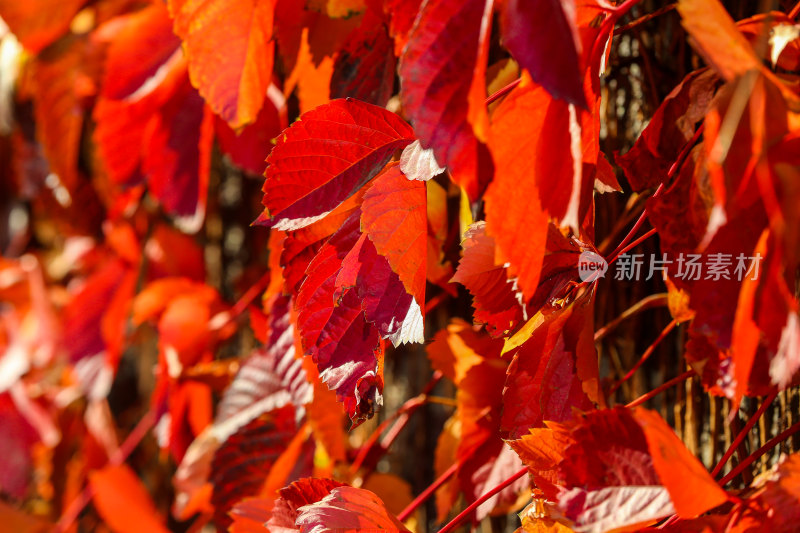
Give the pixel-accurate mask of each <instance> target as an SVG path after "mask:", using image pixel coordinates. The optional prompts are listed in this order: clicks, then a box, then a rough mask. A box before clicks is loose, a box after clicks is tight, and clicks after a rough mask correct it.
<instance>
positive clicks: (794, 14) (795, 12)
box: [789, 2, 800, 19]
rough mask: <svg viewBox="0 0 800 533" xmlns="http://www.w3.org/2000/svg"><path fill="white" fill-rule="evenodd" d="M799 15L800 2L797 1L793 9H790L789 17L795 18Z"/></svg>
mask: <svg viewBox="0 0 800 533" xmlns="http://www.w3.org/2000/svg"><path fill="white" fill-rule="evenodd" d="M797 15H800V2H797V3H796V4H795V5H794V7H793V8H792V10H791V11H789V18H790V19H794V18H797Z"/></svg>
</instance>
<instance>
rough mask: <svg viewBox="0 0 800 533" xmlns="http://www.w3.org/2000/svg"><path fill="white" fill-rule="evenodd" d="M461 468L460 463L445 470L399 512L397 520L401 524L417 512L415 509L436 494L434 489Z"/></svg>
mask: <svg viewBox="0 0 800 533" xmlns="http://www.w3.org/2000/svg"><path fill="white" fill-rule="evenodd" d="M459 466H461V463H460V462H459V463H453V465H452V466H451V467H450V468H448V469H447V470H445V471H444V472H443V473H442V475H441V476H439V477H438V478H436V481H434V482H433V483H431V484H430V485H428V488H426V489H425V490H423V491H422V492H421V493H420V495H419V496H417V497H416V498H414V500H413V501H412V502H411V503H409V504H408V505H407V506H406V508H405V509H403V510H402V511H400V514H399V515H397V519H398V520H400V521H401V522H405V520H406V518H408V517H409V516H411V513H413V512H414V511H416V510H417V507H419V506H420V505H422V504H423V503H425V501H426V500H427V499H428V498H430V497H431V495H432V494H433V493H434V492H436V489H438V488H439V487H441V486H442V485H444V484H445V483H447V480H448V479H450V478H451V477H453V476H454V475H455V473H456V472H457V471H458V467H459Z"/></svg>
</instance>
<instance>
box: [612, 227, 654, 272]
mask: <svg viewBox="0 0 800 533" xmlns="http://www.w3.org/2000/svg"><path fill="white" fill-rule="evenodd" d="M655 234H656V229H655V228H653V229H651V230H649V231H648V232H647V233H645V234H644V235H642V236H641V237H639V238H638V239H636V240H635V241H633V242H632V243H630V244H629V245H627V246H625V247H624V248H623V249H622V250H620V251H619V252H617V254H616V255H612V256H611V258H610V259H609V260H608V264H609V265H611V264H612V263H613V262H614V261H616V260H617V259H619V256H621V255H622V254H624V253H625V252H628V251H630V250H633V249H634V248H636V247H637V246H639V245H640V244H642V243H643V242H644V241H646V240H647V239H649V238H650V237H652V236H653V235H655Z"/></svg>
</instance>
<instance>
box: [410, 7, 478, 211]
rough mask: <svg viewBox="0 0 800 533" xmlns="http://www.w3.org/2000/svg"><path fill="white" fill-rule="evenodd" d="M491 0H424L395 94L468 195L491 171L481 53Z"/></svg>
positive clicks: (425, 145)
mask: <svg viewBox="0 0 800 533" xmlns="http://www.w3.org/2000/svg"><path fill="white" fill-rule="evenodd" d="M491 14H492V1H491V0H467V1H462V0H436V1H430V2H425V3H424V4H423V7H422V12H421V13H420V14H419V16H418V17H417V19H416V22H415V24H414V29H413V30H412V32H411V35H410V37H409V41H408V45H407V46H406V48H405V51H404V52H403V56H402V57H401V59H400V67H399V69H400V96H401V97H402V100H403V108H404V110H405V111H406V113H408V116H409V117H410V118H411V121H412V122H413V124H414V131H416V132H417V136H418V137H419V139H420V142H421V143H422V146H423V148H432V149H433V151H434V153H435V154H436V160H437V161H438V162H439V164H440V165H444V166H447V167H448V168H449V169H450V173H451V175H452V177H453V180H454V181H455V182H456V183H457V184H458V185H460V186H461V187H462V188H464V189H465V190H466V191H467V194H468V195H469V197H470V198H471V199H472V200H475V199H477V198H478V196H479V195H480V194H482V193H483V191H484V189H485V188H486V185H487V184H488V182H489V180H490V179H491V175H492V161H491V157H490V155H489V153H488V150H487V149H486V145H485V144H484V142H486V139H487V137H488V134H489V131H488V129H489V119H488V114H487V111H486V105H485V104H484V100H485V98H486V80H485V71H486V57H487V54H488V45H489V29H490V27H491Z"/></svg>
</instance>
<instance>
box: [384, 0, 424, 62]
mask: <svg viewBox="0 0 800 533" xmlns="http://www.w3.org/2000/svg"><path fill="white" fill-rule="evenodd" d="M420 4H422V0H385V1H384V2H383V9H384V11H385V12H386V13H387V14H388V15H389V16H390V17H391V22H390V23H389V33H390V34H391V36H392V38H393V39H394V53H395V55H396V56H400V55H401V54H402V53H403V49H404V48H405V47H406V44H407V43H408V36H409V33H411V30H412V28H413V27H414V19H415V18H416V16H417V12H418V11H419V7H420Z"/></svg>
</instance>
